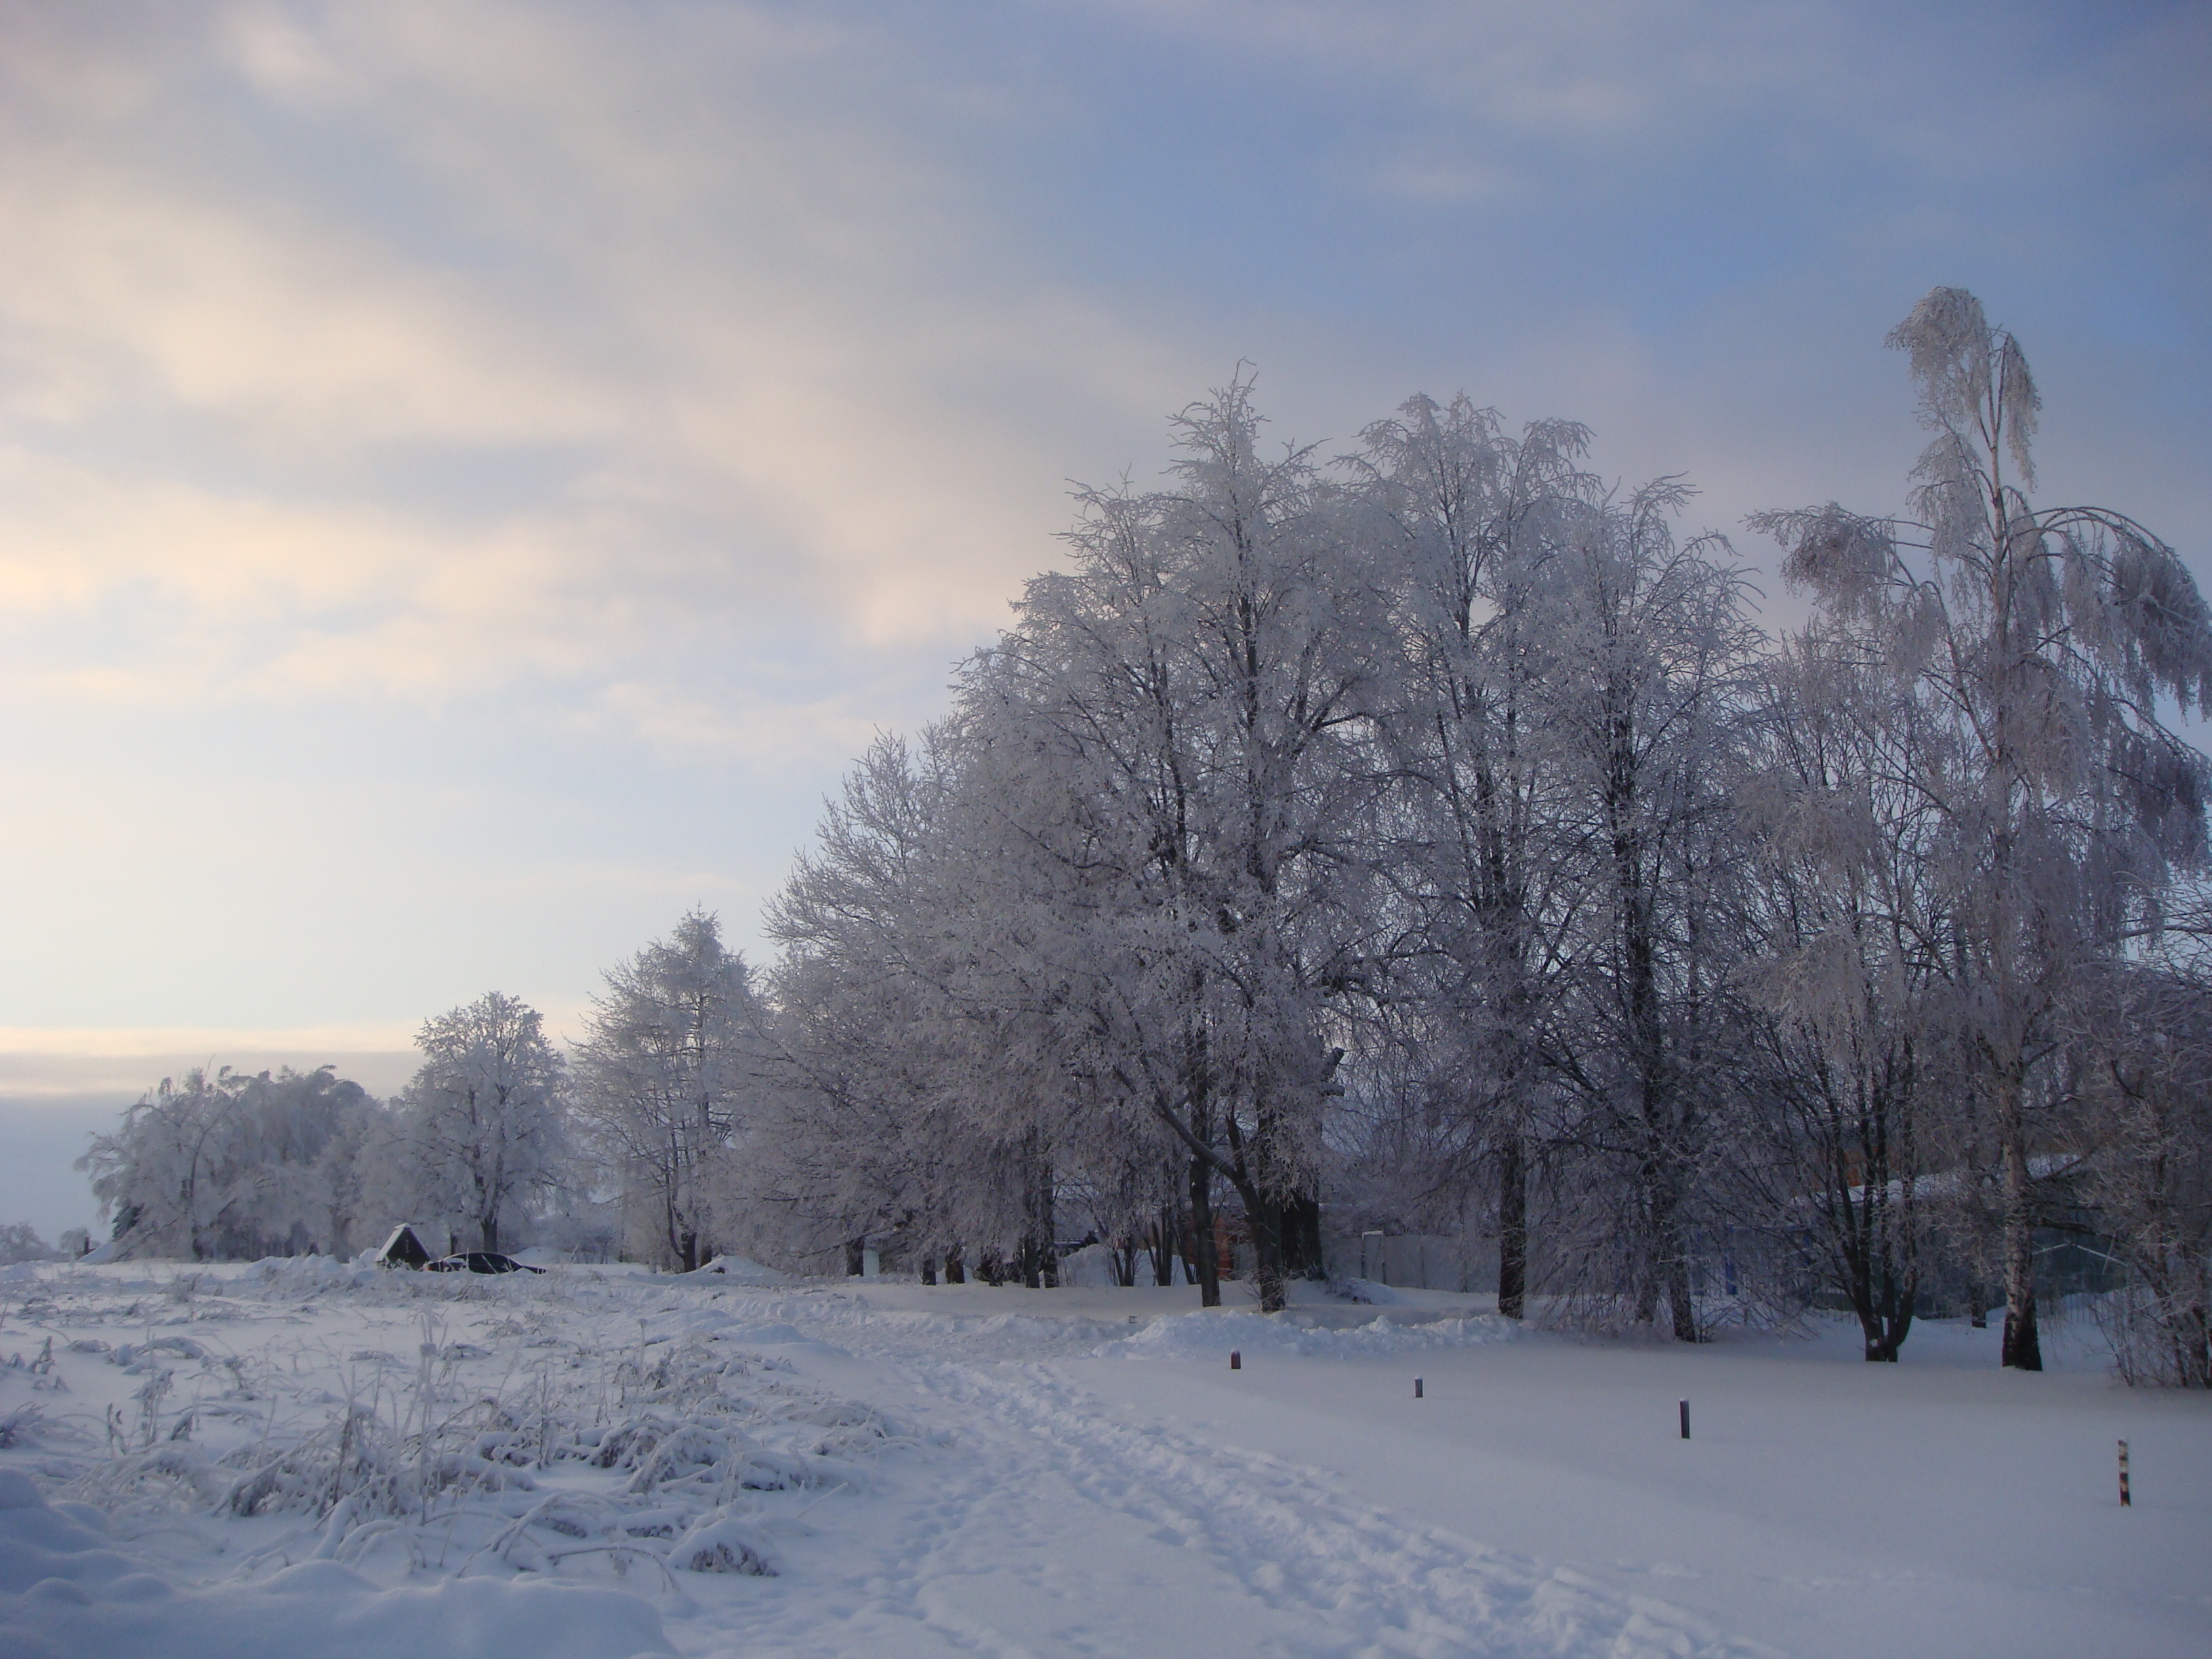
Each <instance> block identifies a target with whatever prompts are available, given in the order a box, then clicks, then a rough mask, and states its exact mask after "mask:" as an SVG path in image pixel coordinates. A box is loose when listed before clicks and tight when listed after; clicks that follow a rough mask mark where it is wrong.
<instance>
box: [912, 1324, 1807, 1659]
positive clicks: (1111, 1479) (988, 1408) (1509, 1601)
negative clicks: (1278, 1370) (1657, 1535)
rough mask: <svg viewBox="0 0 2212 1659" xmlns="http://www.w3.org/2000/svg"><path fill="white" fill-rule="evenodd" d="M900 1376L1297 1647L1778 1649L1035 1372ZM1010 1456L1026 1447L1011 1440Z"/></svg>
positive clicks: (940, 1369) (944, 1366)
mask: <svg viewBox="0 0 2212 1659" xmlns="http://www.w3.org/2000/svg"><path fill="white" fill-rule="evenodd" d="M902 1369H903V1370H904V1371H905V1374H906V1376H907V1378H908V1381H910V1382H912V1383H915V1384H916V1385H917V1386H920V1387H921V1388H924V1389H927V1390H928V1391H930V1392H931V1393H933V1394H936V1395H940V1396H942V1397H944V1398H945V1399H946V1400H948V1401H957V1402H958V1403H959V1404H961V1405H963V1406H965V1407H969V1408H970V1409H971V1410H973V1411H975V1412H976V1413H979V1414H980V1415H981V1417H983V1418H984V1419H986V1420H987V1422H989V1423H991V1424H993V1425H996V1426H997V1427H998V1428H1000V1430H1001V1431H1012V1434H1013V1435H1014V1436H1015V1437H1017V1439H1018V1441H1025V1442H1026V1443H1027V1448H1026V1449H1027V1450H1028V1452H1029V1454H1030V1455H1031V1456H1035V1455H1039V1454H1041V1455H1042V1457H1043V1459H1044V1461H1045V1462H1046V1463H1047V1465H1048V1467H1049V1468H1050V1469H1051V1470H1052V1471H1053V1473H1054V1474H1057V1475H1058V1476H1059V1477H1060V1480H1063V1481H1065V1482H1066V1485H1067V1486H1070V1487H1072V1488H1073V1490H1074V1492H1077V1493H1079V1494H1080V1495H1081V1496H1082V1497H1083V1498H1085V1499H1087V1500H1089V1501H1090V1502H1091V1503H1093V1504H1097V1505H1099V1506H1101V1507H1103V1508H1105V1509H1109V1510H1115V1511H1118V1512H1119V1513H1121V1514H1122V1515H1125V1516H1129V1517H1130V1518H1132V1519H1133V1520H1135V1521H1138V1522H1141V1523H1143V1524H1144V1525H1145V1526H1146V1528H1147V1529H1148V1530H1149V1532H1150V1534H1151V1536H1152V1539H1153V1540H1155V1541H1158V1543H1160V1544H1161V1545H1163V1546H1167V1547H1176V1548H1179V1549H1188V1548H1197V1549H1200V1550H1202V1551H1204V1552H1205V1553H1206V1554H1207V1556H1208V1557H1209V1558H1210V1559H1212V1562H1213V1563H1214V1564H1215V1565H1217V1566H1218V1568H1219V1569H1220V1570H1221V1571H1223V1572H1224V1573H1225V1574H1226V1575H1227V1576H1228V1577H1230V1578H1231V1580H1233V1581H1234V1582H1236V1583H1239V1584H1241V1585H1242V1586H1243V1589H1245V1591H1246V1592H1247V1593H1248V1594H1249V1595H1252V1596H1254V1597H1255V1598H1257V1599H1258V1600H1259V1601H1262V1602H1264V1603H1266V1604H1267V1605H1268V1606H1269V1607H1274V1608H1279V1609H1282V1610H1285V1611H1289V1612H1292V1613H1297V1614H1299V1615H1301V1616H1302V1617H1303V1618H1304V1620H1308V1621H1317V1622H1318V1624H1319V1625H1320V1626H1322V1628H1319V1629H1315V1628H1312V1627H1311V1622H1310V1623H1309V1626H1308V1628H1309V1630H1310V1634H1311V1636H1312V1637H1313V1638H1315V1639H1314V1641H1313V1642H1312V1644H1311V1645H1310V1646H1307V1645H1306V1644H1304V1643H1302V1644H1300V1645H1301V1646H1302V1647H1304V1648H1305V1650H1307V1651H1310V1652H1313V1653H1316V1654H1338V1655H1344V1656H1358V1659H1367V1656H1375V1659H1386V1656H1397V1655H1412V1656H1419V1659H1453V1656H1460V1655H1475V1654H1481V1655H1498V1656H1514V1659H1521V1656H1528V1659H1539V1656H1541V1659H1570V1656H1571V1659H1583V1656H1598V1655H1603V1656H1607V1659H1644V1656H1658V1655H1666V1656H1680V1659H1750V1656H1754V1655H1769V1654H1772V1653H1773V1652H1774V1651H1775V1650H1772V1649H1770V1648H1765V1647H1763V1646H1759V1645H1756V1644H1749V1643H1744V1642H1741V1641H1735V1640H1732V1639H1730V1638H1727V1637H1725V1636H1724V1635H1723V1634H1722V1633H1721V1632H1718V1631H1717V1630H1716V1629H1715V1628H1714V1627H1713V1626H1711V1625H1710V1624H1708V1623H1707V1622H1706V1621H1705V1620H1701V1619H1699V1617H1697V1616H1696V1615H1694V1614H1692V1613H1686V1612H1685V1611H1684V1610H1682V1609H1680V1608H1679V1607H1672V1606H1669V1605H1668V1604H1667V1603H1665V1602H1662V1601H1656V1600H1654V1599H1651V1598H1650V1597H1645V1596H1640V1595H1633V1594H1624V1593H1621V1592H1619V1591H1616V1590H1613V1589H1608V1588H1607V1587H1605V1586H1603V1585H1601V1584H1600V1583H1597V1582H1596V1581H1595V1580H1593V1579H1591V1578H1589V1577H1585V1576H1583V1574H1580V1573H1578V1572H1576V1571H1572V1570H1571V1569H1567V1568H1548V1569H1547V1568H1546V1567H1544V1566H1542V1565H1540V1564H1538V1563H1535V1562H1533V1561H1528V1560H1525V1559H1516V1558H1513V1557H1510V1556H1508V1555H1506V1554H1504V1553H1502V1552H1499V1551H1497V1550H1493V1549H1491V1548H1489V1547H1486V1546H1484V1545H1481V1544H1480V1543H1477V1542H1475V1541H1473V1540H1470V1539H1467V1538H1464V1537H1462V1536H1459V1535H1458V1534H1454V1533H1451V1532H1449V1531H1448V1530H1446V1529H1444V1528H1437V1527H1432V1526H1427V1525H1425V1524H1422V1523H1419V1522H1411V1521H1408V1520H1407V1519H1404V1518H1402V1517H1400V1516H1395V1515H1393V1514H1392V1513H1390V1512H1389V1511H1388V1510H1383V1509H1379V1508H1376V1506H1374V1505H1372V1504H1368V1503H1366V1502H1364V1500H1363V1499H1361V1498H1358V1497H1357V1496H1355V1495H1353V1494H1352V1493H1350V1492H1346V1490H1345V1489H1344V1488H1343V1486H1341V1484H1340V1483H1339V1482H1338V1481H1336V1480H1334V1478H1332V1477H1330V1476H1328V1475H1325V1474H1322V1473H1321V1472H1320V1471H1318V1470H1316V1469H1311V1468H1305V1467H1304V1466H1301V1465H1297V1464H1293V1463H1290V1462H1285V1461H1284V1460H1282V1459H1279V1458H1275V1457H1273V1456H1270V1455H1266V1454H1263V1453H1257V1452H1249V1451H1243V1450H1239V1449H1235V1448H1232V1447H1227V1446H1222V1445H1219V1444H1217V1443H1212V1442H1210V1441H1206V1440H1200V1439H1198V1438H1196V1437H1193V1436H1191V1435H1188V1434H1186V1433H1182V1432H1180V1431H1176V1430H1174V1429H1171V1428H1169V1427H1167V1426H1166V1425H1159V1424H1141V1423H1130V1422H1127V1421H1124V1420H1119V1419H1115V1418H1114V1417H1112V1416H1111V1415H1110V1414H1109V1407H1107V1406H1106V1405H1105V1403H1104V1402H1103V1401H1101V1400H1099V1399H1098V1398H1097V1396H1096V1395H1091V1394H1090V1393H1088V1392H1087V1391H1085V1389H1081V1388H1079V1387H1078V1386H1077V1385H1075V1384H1074V1383H1070V1382H1068V1381H1067V1380H1066V1379H1065V1378H1063V1377H1060V1376H1056V1375H1054V1373H1053V1372H1052V1371H1050V1370H1048V1369H1047V1368H1045V1367H1042V1366H1037V1365H1022V1366H993V1367H990V1368H988V1369H986V1368H984V1367H981V1366H976V1365H972V1364H958V1363H950V1362H944V1361H935V1360H927V1359H921V1358H919V1357H915V1356H908V1358H906V1360H905V1364H904V1365H903V1366H902ZM1014 1455H1015V1462H1017V1463H1018V1462H1021V1461H1023V1460H1022V1452H1021V1449H1015V1454H1014Z"/></svg>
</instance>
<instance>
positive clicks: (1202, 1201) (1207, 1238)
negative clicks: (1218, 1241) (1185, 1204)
mask: <svg viewBox="0 0 2212 1659" xmlns="http://www.w3.org/2000/svg"><path fill="white" fill-rule="evenodd" d="M1190 1231H1191V1254H1192V1255H1193V1256H1194V1258H1195V1262H1196V1266H1197V1267H1198V1305H1199V1306H1200V1307H1201V1308H1218V1307H1219V1306H1220V1305H1221V1263H1220V1259H1219V1258H1218V1256H1217V1255H1215V1252H1214V1244H1213V1166H1212V1164H1208V1163H1207V1162H1206V1160H1205V1159H1204V1158H1192V1159H1191V1161H1190Z"/></svg>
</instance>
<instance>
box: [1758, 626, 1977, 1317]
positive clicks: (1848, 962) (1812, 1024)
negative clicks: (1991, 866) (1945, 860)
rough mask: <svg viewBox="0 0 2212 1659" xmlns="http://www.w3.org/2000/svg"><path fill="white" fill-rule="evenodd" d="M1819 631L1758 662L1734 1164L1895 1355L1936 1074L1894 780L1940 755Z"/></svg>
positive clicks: (1918, 1273)
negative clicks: (1754, 1035)
mask: <svg viewBox="0 0 2212 1659" xmlns="http://www.w3.org/2000/svg"><path fill="white" fill-rule="evenodd" d="M1879 656H1880V652H1879V649H1878V647H1876V646H1875V642H1873V641H1869V640H1867V639H1865V638H1864V637H1863V636H1862V635H1858V634H1857V633H1854V632H1850V631H1846V630H1844V629H1840V628H1838V626H1836V625H1835V624H1833V623H1820V624H1816V625H1814V626H1813V627H1811V628H1808V629H1806V630H1805V631H1804V632H1803V633H1802V634H1801V635H1798V636H1797V637H1796V638H1795V639H1792V640H1790V641H1786V642H1785V645H1784V649H1783V651H1782V652H1781V653H1778V655H1777V657H1776V658H1775V659H1773V660H1772V661H1771V665H1770V668H1769V674H1768V681H1767V693H1766V696H1765V707H1764V710H1763V717H1762V718H1761V719H1760V720H1759V723H1758V728H1757V732H1756V736H1755V738H1754V742H1753V750H1754V754H1753V761H1752V765H1751V769H1750V770H1749V772H1748V773H1747V777H1746V780H1745V785H1744V788H1743V792H1742V795H1743V799H1742V801H1741V812H1740V822H1741V829H1742V831H1743V834H1744V845H1745V852H1746V854H1747V860H1746V863H1747V868H1748V870H1749V871H1750V872H1752V878H1751V879H1750V880H1749V881H1748V882H1747V884H1746V886H1745V893H1746V897H1747V902H1746V903H1745V904H1744V906H1743V908H1742V910H1741V919H1742V927H1743V933H1744V935H1745V938H1746V941H1747V945H1748V946H1749V947H1750V953H1751V956H1752V963H1751V964H1750V966H1749V968H1748V969H1747V975H1746V976H1747V981H1748V983H1749V986H1750V987H1751V990H1752V994H1753V998H1754V1000H1756V1001H1757V1002H1758V1003H1759V1005H1760V1006H1761V1008H1762V1009H1763V1011H1764V1012H1765V1015H1766V1018H1765V1021H1764V1022H1762V1024H1761V1025H1760V1026H1759V1030H1758V1042H1757V1044H1756V1048H1755V1055H1756V1060H1755V1065H1754V1070H1755V1073H1756V1078H1757V1084H1756V1093H1757V1096H1758V1099H1759V1109H1758V1111H1757V1112H1756V1114H1755V1116H1756V1118H1757V1120H1758V1121H1759V1124H1760V1126H1761V1127H1762V1128H1763V1129H1764V1130H1765V1133H1764V1134H1762V1135H1761V1136H1759V1138H1758V1140H1757V1142H1756V1150H1755V1152H1753V1154H1752V1155H1751V1156H1747V1157H1746V1158H1744V1160H1743V1162H1744V1166H1745V1170H1746V1173H1747V1176H1749V1177H1750V1180H1751V1182H1752V1183H1753V1186H1754V1187H1760V1186H1761V1185H1762V1183H1763V1190H1762V1196H1763V1198H1764V1200H1765V1216H1764V1217H1763V1218H1761V1217H1759V1216H1757V1215H1755V1214H1754V1215H1751V1216H1747V1217H1746V1219H1747V1221H1749V1222H1751V1223H1753V1225H1758V1223H1759V1221H1760V1220H1761V1219H1763V1220H1764V1222H1765V1225H1766V1226H1767V1227H1768V1228H1769V1229H1770V1230H1771V1231H1773V1232H1774V1233H1775V1234H1777V1235H1778V1236H1779V1237H1781V1238H1783V1239H1784V1240H1785V1241H1794V1242H1796V1243H1798V1244H1799V1245H1801V1246H1802V1247H1804V1248H1807V1249H1808V1253H1809V1254H1810V1255H1811V1257H1812V1260H1813V1264H1814V1271H1815V1272H1816V1273H1818V1274H1819V1276H1820V1278H1821V1279H1823V1280H1824V1281H1825V1282H1826V1285H1827V1286H1828V1287H1829V1288H1830V1289H1831V1290H1832V1291H1834V1292H1835V1293H1836V1294H1838V1295H1839V1296H1840V1297H1842V1298H1843V1299H1844V1302H1845V1303H1846V1304H1848V1305H1849V1306H1850V1309H1851V1310H1852V1311H1853V1312H1854V1313H1855V1314H1856V1315H1857V1318H1858V1321H1859V1324H1860V1328H1861V1330H1862V1332H1863V1335H1864V1338H1865V1352H1866V1357H1867V1358H1869V1359H1870V1360H1894V1359H1895V1358H1897V1357H1898V1350H1899V1346H1900V1345H1902V1343H1903V1342H1904V1340H1905V1336H1906V1334H1907V1333H1909V1332H1910V1330H1911V1327H1912V1322H1913V1319H1914V1317H1915V1316H1916V1315H1917V1312H1918V1311H1919V1310H1920V1308H1921V1306H1922V1302H1921V1292H1922V1279H1923V1273H1924V1272H1925V1270H1926V1268H1927V1267H1928V1265H1929V1261H1928V1258H1929V1255H1930V1253H1931V1248H1932V1242H1931V1240H1930V1238H1929V1210H1930V1208H1931V1206H1930V1204H1929V1197H1928V1194H1927V1192H1926V1190H1925V1189H1926V1187H1927V1179H1926V1178H1927V1176H1928V1175H1929V1170H1930V1167H1931V1166H1930V1162H1929V1154H1930V1152H1931V1150H1932V1148H1931V1142H1932V1141H1933V1140H1934V1139H1935V1138H1936V1130H1937V1129H1938V1127H1940V1120H1939V1118H1938V1115H1937V1113H1938V1103H1939V1102H1940V1101H1941V1099H1942V1097H1943V1096H1944V1095H1945V1094H1946V1093H1947V1092H1948V1086H1949V1085H1951V1084H1953V1083H1954V1081H1955V1077H1954V1067H1953V1066H1951V1065H1950V1064H1949V1063H1948V1062H1949V1060H1951V1058H1952V1054H1953V1048H1952V1045H1951V1044H1950V1043H1949V1042H1948V1035H1947V1034H1948V1030H1949V1000H1948V986H1947V967H1946V965H1947V963H1948V958H1949V956H1950V954H1951V953H1950V949H1949V944H1950V940H1951V938H1952V932H1951V927H1952V918H1951V917H1950V915H1949V914H1948V911H1947V909H1946V908H1945V904H1946V900H1947V897H1948V895H1947V893H1946V892H1945V890H1944V889H1943V886H1942V882H1941V879H1940V870H1939V866H1938V864H1937V860H1936V848H1937V843H1938V842H1939V839H1940V835H1941V829H1942V824H1941V820H1940V816H1939V815H1938V814H1937V813H1936V811H1935V810H1934V808H1933V806H1932V805H1931V804H1930V802H1929V799H1928V798H1927V797H1926V795H1925V794H1924V793H1923V792H1922V791H1921V790H1920V789H1918V788H1917V787H1916V786H1915V783H1914V781H1913V780H1914V778H1915V775H1916V774H1917V772H1919V771H1920V770H1921V769H1923V767H1924V764H1925V763H1924V760H1923V757H1922V750H1923V748H1924V747H1925V745H1927V744H1931V743H1935V744H1940V743H1943V742H1946V741H1948V735H1947V733H1946V732H1944V731H1943V730H1942V728H1941V727H1940V726H1931V725H1930V723H1929V721H1928V720H1926V719H1925V717H1924V713H1923V710H1922V708H1921V707H1920V705H1919V704H1918V703H1917V701H1916V700H1915V699H1914V698H1913V697H1912V696H1911V695H1910V694H1909V692H1908V691H1907V690H1905V689H1903V688H1900V687H1899V685H1898V684H1897V683H1896V681H1895V680H1894V679H1893V678H1892V677H1890V676H1889V675H1887V674H1886V673H1883V672H1882V671H1881V670H1880V667H1879Z"/></svg>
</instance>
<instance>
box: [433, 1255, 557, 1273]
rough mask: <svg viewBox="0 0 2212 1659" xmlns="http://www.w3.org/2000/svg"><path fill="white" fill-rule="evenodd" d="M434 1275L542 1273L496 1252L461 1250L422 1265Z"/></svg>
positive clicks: (536, 1268)
mask: <svg viewBox="0 0 2212 1659" xmlns="http://www.w3.org/2000/svg"><path fill="white" fill-rule="evenodd" d="M423 1266H424V1267H427V1268H428V1270H429V1271H430V1272H432V1273H544V1271H545V1269H544V1268H543V1267H532V1266H531V1265H530V1264H529V1263H528V1262H527V1261H516V1260H515V1259H514V1258H513V1256H511V1255H501V1254H500V1253H499V1252H498V1251H497V1250H463V1251H461V1252H460V1253H459V1255H441V1256H440V1257H439V1258H438V1259H437V1260H436V1261H428V1262H425V1263H424V1264H423Z"/></svg>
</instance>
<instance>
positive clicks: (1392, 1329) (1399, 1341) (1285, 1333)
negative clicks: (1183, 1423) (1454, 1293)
mask: <svg viewBox="0 0 2212 1659" xmlns="http://www.w3.org/2000/svg"><path fill="white" fill-rule="evenodd" d="M1520 1334H1521V1327H1520V1325H1519V1323H1518V1322H1516V1321H1513V1320H1510V1319H1500V1318H1498V1316H1495V1315H1490V1314H1482V1315H1476V1316H1471V1317H1469V1318H1466V1319H1437V1320H1431V1321H1430V1322H1427V1323H1425V1324H1419V1325H1397V1324H1393V1323H1391V1322H1390V1321H1389V1320H1388V1319H1385V1318H1383V1317H1382V1316H1379V1315H1378V1316H1376V1318H1374V1319H1372V1320H1370V1321H1369V1322H1367V1323H1366V1324H1364V1325H1354V1326H1352V1328H1350V1329H1348V1330H1321V1329H1316V1328H1311V1327H1309V1326H1304V1325H1297V1324H1292V1323H1291V1322H1289V1321H1287V1320H1284V1319H1280V1318H1277V1317H1275V1316H1270V1315H1267V1314H1254V1313H1192V1314H1178V1315H1176V1316H1174V1317H1172V1318H1168V1319H1156V1320H1154V1321H1153V1322H1152V1323H1151V1324H1149V1325H1146V1326H1145V1327H1144V1328H1142V1329H1140V1330H1138V1331H1136V1332H1134V1333H1133V1334H1130V1335H1128V1336H1126V1337H1123V1338H1122V1339H1121V1340H1120V1341H1118V1342H1109V1343H1107V1344H1106V1345H1105V1346H1103V1347H1102V1348H1100V1349H1099V1350H1098V1354H1099V1357H1100V1358H1116V1357H1119V1358H1133V1359H1216V1358H1226V1357H1227V1355H1228V1353H1229V1352H1230V1350H1231V1349H1232V1348H1234V1349H1236V1350H1237V1351H1238V1352H1242V1353H1244V1354H1247V1355H1256V1354H1269V1353H1278V1354H1302V1355H1304V1356H1306V1357H1308V1358H1368V1357H1370V1356H1382V1355H1388V1354H1401V1353H1423V1352H1432V1351H1434V1350H1437V1349H1441V1348H1471V1347H1476V1346H1480V1345H1482V1344H1484V1343H1488V1342H1510V1341H1512V1340H1514V1339H1515V1338H1516V1337H1518V1336H1519V1335H1520Z"/></svg>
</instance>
